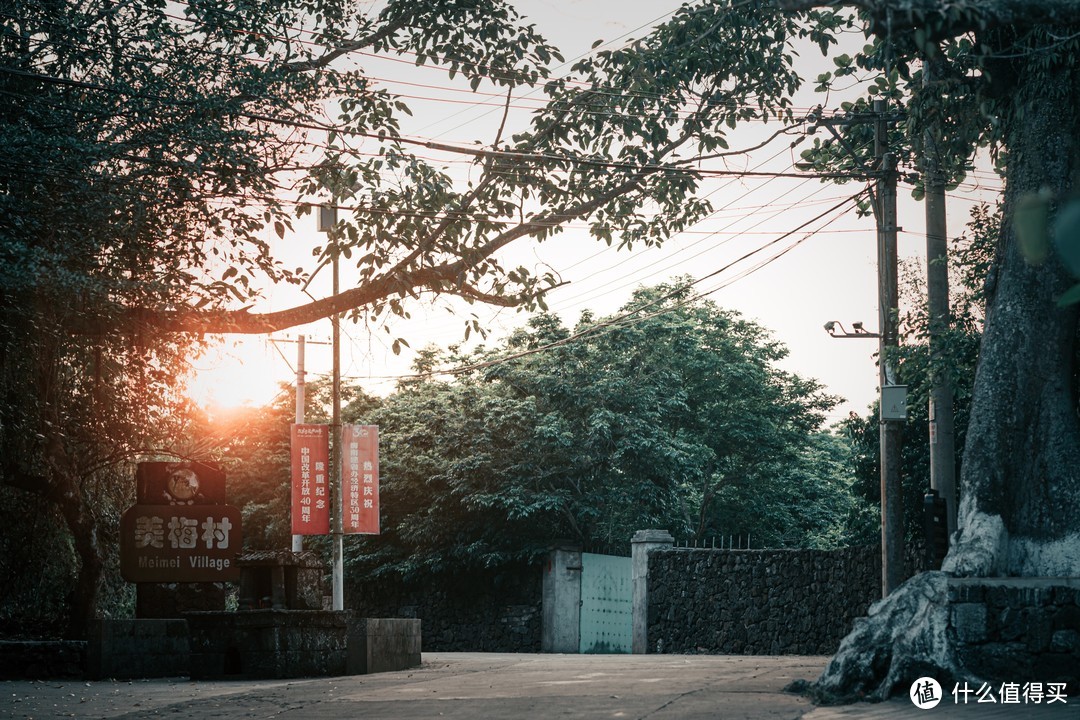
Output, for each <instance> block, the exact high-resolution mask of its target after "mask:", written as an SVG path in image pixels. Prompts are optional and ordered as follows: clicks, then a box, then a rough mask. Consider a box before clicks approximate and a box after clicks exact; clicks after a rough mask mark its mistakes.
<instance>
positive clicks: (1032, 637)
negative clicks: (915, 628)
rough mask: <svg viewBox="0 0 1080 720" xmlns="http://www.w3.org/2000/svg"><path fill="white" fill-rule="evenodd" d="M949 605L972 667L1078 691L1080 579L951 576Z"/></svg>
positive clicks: (960, 652)
mask: <svg viewBox="0 0 1080 720" xmlns="http://www.w3.org/2000/svg"><path fill="white" fill-rule="evenodd" d="M949 604H950V618H949V619H950V623H951V625H952V628H953V631H954V632H955V633H956V651H957V659H958V660H959V661H960V663H961V664H962V665H963V666H964V667H965V668H967V669H968V670H970V671H972V672H974V673H975V674H977V675H979V676H982V677H988V678H1001V679H1005V680H1009V681H1012V682H1017V683H1021V684H1022V683H1027V682H1041V683H1050V682H1064V683H1068V684H1069V686H1070V688H1069V689H1070V691H1072V692H1074V693H1075V692H1076V691H1077V690H1080V578H950V579H949Z"/></svg>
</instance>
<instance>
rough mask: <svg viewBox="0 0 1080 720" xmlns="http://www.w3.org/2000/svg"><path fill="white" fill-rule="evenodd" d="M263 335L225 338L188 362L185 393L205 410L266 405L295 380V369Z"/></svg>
mask: <svg viewBox="0 0 1080 720" xmlns="http://www.w3.org/2000/svg"><path fill="white" fill-rule="evenodd" d="M268 345H269V342H268V341H267V340H266V338H263V337H241V338H235V339H234V338H230V339H226V340H224V341H223V342H221V343H220V344H218V345H217V346H212V347H210V348H209V349H207V350H206V351H205V352H204V353H203V354H202V355H201V356H200V357H199V358H198V359H196V360H194V361H192V362H191V366H190V367H191V369H190V372H189V373H188V376H187V378H186V385H187V395H188V397H189V398H191V399H192V400H193V401H194V402H195V403H196V404H197V405H198V406H199V407H201V408H204V409H207V410H209V409H219V410H228V409H233V408H241V407H260V406H263V405H268V404H270V403H271V402H273V400H274V399H275V398H277V397H278V396H279V395H281V394H282V393H283V392H286V391H285V390H284V389H283V388H282V383H288V384H290V385H291V384H292V383H293V382H295V379H296V376H295V371H294V370H293V369H292V368H290V367H289V366H288V365H287V364H286V362H285V360H284V359H283V358H282V356H280V355H278V353H277V352H275V351H274V350H273V349H272V348H269V347H268Z"/></svg>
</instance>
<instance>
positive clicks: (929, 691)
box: [908, 677, 941, 710]
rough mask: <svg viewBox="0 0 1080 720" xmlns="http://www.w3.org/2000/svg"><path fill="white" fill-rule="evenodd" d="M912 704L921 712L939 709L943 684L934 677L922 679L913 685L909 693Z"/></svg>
mask: <svg viewBox="0 0 1080 720" xmlns="http://www.w3.org/2000/svg"><path fill="white" fill-rule="evenodd" d="M908 694H909V695H910V696H911V702H913V703H915V707H917V708H919V709H920V710H929V709H930V708H932V707H937V705H938V703H940V702H941V683H939V682H938V681H937V680H935V679H934V678H932V677H921V678H919V679H918V680H916V681H915V682H914V683H912V685H911V690H910V691H909V692H908Z"/></svg>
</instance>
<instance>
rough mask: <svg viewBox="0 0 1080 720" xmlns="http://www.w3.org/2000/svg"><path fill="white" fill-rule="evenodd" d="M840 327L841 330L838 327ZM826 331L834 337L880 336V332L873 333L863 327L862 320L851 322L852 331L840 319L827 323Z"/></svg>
mask: <svg viewBox="0 0 1080 720" xmlns="http://www.w3.org/2000/svg"><path fill="white" fill-rule="evenodd" d="M837 328H839V330H838V329H837ZM825 332H827V333H829V335H831V336H832V337H834V338H880V337H881V334H880V333H872V332H870V331H868V330H867V329H866V328H864V327H863V324H862V322H861V321H857V322H853V323H851V332H848V331H847V330H846V329H844V326H843V325H842V324H840V322H839V321H838V320H830V321H829V322H827V323H825Z"/></svg>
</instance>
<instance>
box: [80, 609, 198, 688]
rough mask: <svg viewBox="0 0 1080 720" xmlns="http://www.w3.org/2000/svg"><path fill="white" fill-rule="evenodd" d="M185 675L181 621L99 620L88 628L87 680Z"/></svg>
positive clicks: (185, 644) (185, 652)
mask: <svg viewBox="0 0 1080 720" xmlns="http://www.w3.org/2000/svg"><path fill="white" fill-rule="evenodd" d="M187 674H188V626H187V622H185V621H184V620H181V619H179V618H175V619H158V620H100V621H98V622H97V623H95V624H94V626H93V627H92V628H91V630H90V637H89V639H88V641H87V647H86V677H87V678H89V679H91V680H98V679H102V678H115V679H130V678H157V677H179V676H183V675H187Z"/></svg>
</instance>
